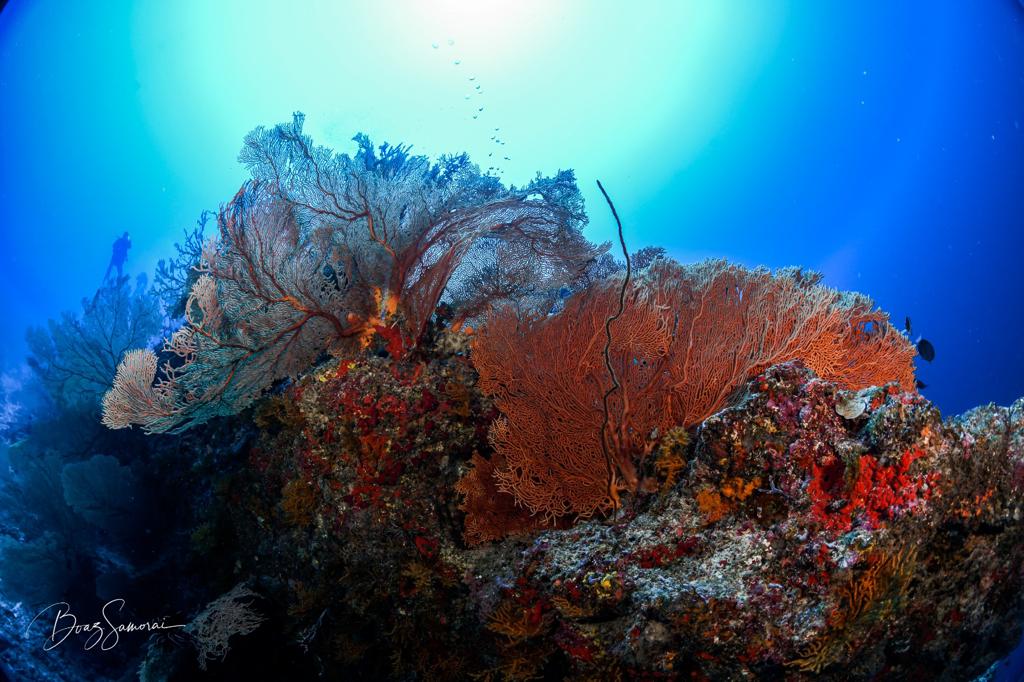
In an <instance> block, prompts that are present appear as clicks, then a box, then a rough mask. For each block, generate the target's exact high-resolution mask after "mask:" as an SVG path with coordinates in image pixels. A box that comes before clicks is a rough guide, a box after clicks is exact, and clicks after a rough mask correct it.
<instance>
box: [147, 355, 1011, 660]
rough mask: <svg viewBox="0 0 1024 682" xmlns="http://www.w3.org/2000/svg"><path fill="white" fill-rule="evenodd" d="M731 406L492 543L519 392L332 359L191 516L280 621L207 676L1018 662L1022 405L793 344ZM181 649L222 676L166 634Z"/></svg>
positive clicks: (164, 650)
mask: <svg viewBox="0 0 1024 682" xmlns="http://www.w3.org/2000/svg"><path fill="white" fill-rule="evenodd" d="M732 405H733V406H732V407H729V408H727V409H725V410H722V411H720V412H718V413H717V414H715V415H714V416H712V417H711V418H709V419H707V420H706V421H704V422H703V423H702V424H701V425H700V426H699V427H698V428H696V429H695V430H691V431H690V432H689V433H688V432H686V431H683V430H681V429H679V430H675V431H672V432H670V433H668V434H661V441H660V443H661V445H660V446H659V447H658V448H657V449H656V450H655V451H654V452H653V453H652V455H651V456H650V457H649V458H647V459H646V460H645V462H644V471H643V486H642V488H641V489H638V490H637V491H635V492H634V493H633V494H630V495H627V496H625V497H624V502H625V504H624V506H623V507H622V508H621V509H619V510H618V511H617V513H616V515H615V517H614V518H607V519H591V520H587V521H580V522H577V523H576V524H575V525H574V526H571V527H559V528H552V527H547V528H545V529H542V530H539V531H537V530H532V531H531V530H529V529H530V528H531V527H532V526H535V525H536V519H533V520H530V519H525V520H524V522H523V524H522V530H523V532H522V533H520V534H519V535H514V536H512V537H510V538H507V539H505V540H503V541H500V542H492V543H484V544H481V545H477V546H471V545H469V544H467V543H466V541H465V535H464V531H465V528H464V517H465V515H464V513H463V511H462V510H461V509H460V505H462V506H464V501H463V497H462V495H461V494H460V493H459V492H458V490H457V482H458V481H459V479H460V477H461V476H462V475H463V474H464V472H465V471H466V469H467V465H468V462H469V460H470V459H471V458H472V457H473V456H474V454H475V455H476V456H477V458H478V460H479V459H480V458H487V457H488V456H489V447H488V443H487V432H488V427H489V425H490V423H491V422H492V421H493V419H494V417H495V411H494V408H493V406H492V405H491V404H490V403H489V401H488V400H487V399H486V398H485V397H484V396H482V395H481V394H480V393H479V392H478V391H477V390H476V388H475V375H474V372H473V370H472V368H471V366H470V365H469V364H468V362H467V361H466V359H465V357H464V355H463V354H462V353H460V352H459V349H458V348H454V349H450V351H449V352H443V353H438V354H437V355H436V356H435V357H434V358H433V359H431V360H429V361H427V362H419V363H413V362H411V361H410V362H407V363H404V364H393V363H391V362H389V361H387V360H385V359H382V358H371V359H367V360H363V361H358V362H352V361H349V362H345V363H341V364H337V363H333V364H328V365H326V366H324V367H323V368H321V369H320V370H319V371H318V372H317V373H315V374H313V375H311V376H308V377H306V378H305V379H304V380H303V381H301V382H299V383H297V384H295V385H294V386H292V387H290V388H288V389H287V390H286V391H285V392H283V393H282V394H281V395H279V396H277V397H274V398H272V399H270V400H267V401H264V403H263V404H261V405H260V406H258V408H257V409H256V412H255V415H254V417H255V423H256V425H257V426H258V427H259V430H258V432H254V433H253V434H252V436H251V438H250V446H249V447H248V449H247V454H246V455H245V457H246V462H245V464H244V466H240V467H238V468H237V469H236V470H235V471H234V472H233V473H230V474H228V475H226V476H225V477H224V479H223V480H222V481H221V483H220V485H219V486H218V490H217V494H216V496H215V499H214V500H213V501H211V502H210V503H209V504H210V513H209V515H208V517H209V519H210V520H209V521H208V522H207V523H206V524H204V525H203V526H201V527H199V528H198V529H196V531H195V532H194V533H193V546H194V551H195V552H197V553H198V554H200V555H203V556H207V557H209V558H210V568H209V571H208V575H209V576H210V577H211V578H212V579H213V580H215V581H219V582H221V583H222V584H223V585H224V586H225V588H226V587H228V586H230V585H232V584H236V583H238V582H246V583H247V584H248V585H249V586H250V587H251V588H252V589H253V590H255V591H256V592H257V593H258V594H260V595H261V596H262V598H261V599H259V600H258V601H256V602H255V604H254V608H258V609H259V610H260V611H261V612H262V613H263V614H264V615H265V616H266V618H267V621H266V622H265V623H264V624H263V625H262V626H261V627H260V628H258V629H257V630H256V632H255V633H254V634H252V635H248V636H245V637H241V636H238V637H235V638H233V639H231V640H230V644H231V647H232V650H231V651H230V652H229V653H228V655H227V656H226V657H225V659H224V661H223V662H218V663H212V664H211V665H210V668H209V674H211V675H213V676H231V675H236V674H241V673H245V672H251V671H253V670H260V671H262V672H263V673H266V672H267V671H271V670H279V671H285V670H287V671H288V672H289V675H290V676H292V677H296V676H297V677H303V676H311V677H312V676H316V675H320V674H328V675H333V676H341V675H348V676H353V675H358V676H362V677H365V678H367V679H369V678H371V677H372V678H375V679H495V680H498V679H531V678H547V679H562V678H568V679H705V680H732V679H765V680H773V679H775V680H800V679H834V680H850V679H859V680H885V679H891V680H903V679H928V680H933V679H949V680H960V679H971V678H973V677H976V676H978V675H981V674H983V673H984V672H985V671H986V670H987V669H988V668H989V667H990V666H991V665H992V664H993V663H994V662H996V661H997V660H999V659H1000V658H1001V657H1003V656H1005V655H1006V654H1007V652H1008V651H1009V650H1010V649H1011V648H1012V647H1013V645H1014V644H1015V643H1016V642H1017V641H1018V640H1019V638H1020V630H1021V623H1022V622H1024V620H1022V615H1024V614H1022V609H1024V597H1022V590H1021V587H1022V584H1021V583H1022V576H1024V543H1022V539H1024V524H1022V522H1021V506H1022V502H1021V491H1022V489H1024V400H1021V401H1018V402H1017V403H1016V404H1015V405H1014V406H1012V407H1010V408H1002V407H996V406H987V407H980V408H977V409H975V410H973V411H971V412H969V413H967V414H965V415H962V416H960V417H956V418H952V419H948V420H945V421H943V420H942V418H941V416H940V414H939V412H938V410H936V409H935V408H934V407H933V406H932V405H930V404H929V403H928V401H927V400H925V399H924V398H922V397H921V396H919V395H917V394H912V393H905V392H902V391H901V390H900V389H899V388H898V387H896V386H895V385H890V386H887V387H877V388H871V389H866V390H864V391H860V392H857V393H853V392H848V391H842V390H839V389H837V388H836V386H834V385H833V384H830V383H828V382H825V381H822V380H820V379H818V378H816V377H815V376H814V374H813V373H812V372H811V371H810V370H808V369H806V368H804V367H803V366H802V365H800V364H799V363H785V364H781V365H776V366H774V367H772V368H770V369H768V370H767V371H765V372H764V373H763V374H761V375H760V376H757V377H756V378H754V379H753V380H752V381H750V382H749V383H748V384H747V385H746V386H745V388H744V389H743V390H742V392H741V395H738V396H736V397H735V399H734V400H733V402H732ZM509 511H510V514H513V515H514V514H515V513H516V510H515V509H514V508H512V509H510V510H509ZM562 525H567V524H565V523H564V522H563V523H562ZM225 557H228V559H227V560H225ZM270 643H273V645H272V646H268V644H270ZM157 668H159V669H160V670H161V671H162V673H163V674H169V675H170V676H171V677H172V678H173V677H175V676H178V677H181V678H182V679H184V678H185V677H188V676H191V675H194V674H196V673H198V670H197V669H196V665H195V660H194V658H192V657H190V656H188V655H186V653H185V652H184V650H181V649H174V648H173V647H172V646H170V645H167V644H162V643H160V642H157V643H155V644H154V645H153V646H152V648H151V651H150V656H149V660H148V661H147V662H146V663H145V664H144V669H149V670H155V669H157Z"/></svg>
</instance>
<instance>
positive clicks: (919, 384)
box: [914, 379, 928, 391]
mask: <svg viewBox="0 0 1024 682" xmlns="http://www.w3.org/2000/svg"><path fill="white" fill-rule="evenodd" d="M914 384H915V385H916V386H917V390H919V391H920V390H921V389H922V388H928V384H926V383H924V382H923V381H921V380H920V379H914Z"/></svg>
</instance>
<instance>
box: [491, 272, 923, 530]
mask: <svg viewBox="0 0 1024 682" xmlns="http://www.w3.org/2000/svg"><path fill="white" fill-rule="evenodd" d="M820 279H821V278H820V275H818V274H816V273H807V272H804V271H801V270H798V269H786V270H782V271H780V272H778V273H776V274H774V275H773V274H772V273H770V272H769V271H768V270H766V269H763V268H758V269H754V270H750V269H747V268H744V267H741V266H738V265H732V264H729V263H727V262H725V261H705V262H702V263H698V264H695V265H689V266H681V265H679V264H678V263H675V262H674V261H669V260H667V259H661V260H659V261H657V262H656V263H655V264H654V265H652V266H651V267H650V268H648V269H647V271H646V272H645V274H644V276H643V277H642V278H640V279H638V280H637V281H635V282H632V283H631V284H630V286H629V287H627V290H626V298H625V309H624V312H623V314H622V316H621V317H619V318H618V319H617V320H615V322H614V323H613V325H612V337H613V340H612V345H611V349H610V351H611V359H612V366H613V367H614V368H615V372H616V375H617V377H618V380H619V383H620V384H621V388H620V389H619V390H617V391H615V392H614V393H613V394H612V395H611V397H610V400H609V407H610V409H609V412H610V414H609V425H608V427H607V429H606V430H605V432H604V434H603V437H605V438H606V439H607V444H608V450H609V452H610V453H611V454H612V459H613V465H614V468H613V472H612V474H613V480H612V481H609V480H608V474H607V466H606V463H605V459H604V456H603V454H602V446H601V440H600V439H601V437H602V423H603V420H604V413H603V409H602V400H601V398H602V395H603V393H604V391H605V390H607V388H608V386H610V385H611V379H610V377H609V376H608V373H607V371H606V369H605V367H604V358H603V352H604V341H605V337H604V324H605V321H606V320H607V319H608V317H609V316H610V315H611V314H612V312H614V311H615V310H616V309H617V307H618V295H619V288H620V286H621V280H620V279H615V278H612V279H610V280H608V281H606V282H605V283H604V284H602V285H598V286H596V287H594V288H592V289H590V290H587V291H586V292H584V293H582V294H579V295H577V296H575V297H573V298H571V299H570V300H569V301H568V302H567V304H566V307H565V309H564V310H563V311H562V312H561V313H559V314H557V315H550V316H525V317H524V316H520V315H519V314H517V313H516V312H515V311H514V310H512V309H510V308H506V309H502V310H497V311H495V312H494V313H493V314H492V315H491V316H490V318H489V319H488V321H487V324H486V325H485V326H484V327H483V329H481V330H480V333H479V334H478V335H477V337H476V340H475V342H474V344H473V353H472V358H473V363H474V365H475V366H476V368H477V370H478V371H479V373H480V387H481V389H482V390H483V391H484V392H485V393H488V394H489V395H491V396H492V397H493V398H494V400H495V403H496V405H497V406H498V408H499V409H500V410H501V412H502V415H503V417H502V418H501V419H499V420H498V421H496V422H495V424H494V426H493V427H492V430H491V442H492V444H493V445H494V448H495V450H496V452H497V453H498V454H499V455H500V457H501V459H502V460H503V462H501V463H500V464H496V465H494V477H495V480H496V482H497V485H498V488H499V489H500V490H502V491H506V492H508V493H511V494H512V495H513V496H514V497H515V499H516V500H517V501H518V502H519V503H520V504H521V505H523V506H525V507H526V508H527V509H528V510H529V511H531V512H532V513H535V514H540V515H544V516H546V517H548V518H552V519H553V518H559V517H565V516H570V515H574V516H577V517H587V516H591V515H593V514H594V513H597V512H601V511H605V510H608V509H610V508H612V507H614V506H616V505H617V504H618V499H617V493H618V491H619V490H635V489H636V488H637V486H638V465H639V464H640V462H641V461H642V460H643V458H644V457H645V456H646V455H648V454H649V453H650V452H651V451H652V450H653V448H654V447H655V445H656V443H657V441H658V438H659V434H664V433H665V432H666V431H667V430H668V429H670V428H672V427H674V426H679V425H683V426H692V425H695V424H697V423H699V422H701V421H703V420H704V419H706V418H707V417H709V416H710V415H712V414H714V413H715V412H716V411H718V410H719V409H721V408H722V407H724V406H725V405H726V403H727V401H728V399H729V396H730V395H731V394H732V393H733V392H734V391H735V390H736V389H737V388H738V387H739V386H741V385H742V384H743V382H745V381H746V380H748V379H749V378H751V377H753V376H756V375H757V374H758V373H759V372H761V371H763V370H764V369H766V368H767V367H769V366H771V365H773V364H776V363H779V362H784V361H787V360H794V359H799V360H802V361H803V362H804V363H805V364H806V365H807V366H808V367H810V368H811V369H812V370H814V371H815V372H816V373H817V374H818V375H819V376H821V377H822V378H824V379H827V380H829V381H833V382H835V383H836V384H838V385H839V386H841V387H842V388H846V389H860V388H864V387H866V386H871V385H881V384H885V383H887V382H890V381H896V382H899V384H900V385H901V387H902V388H903V389H904V390H907V391H913V390H914V367H913V357H914V353H915V350H914V347H913V345H912V344H911V343H910V342H909V341H908V340H907V338H906V337H905V336H904V335H902V334H901V333H899V332H898V331H897V330H895V329H894V328H893V327H892V326H891V325H890V324H889V322H888V316H887V315H886V314H885V313H883V312H881V311H879V310H877V309H875V308H874V304H873V303H872V301H871V300H870V299H869V298H867V297H865V296H862V295H860V294H852V293H844V292H839V291H836V290H834V289H830V288H828V287H826V286H823V285H822V284H821V283H820Z"/></svg>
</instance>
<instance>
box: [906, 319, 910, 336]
mask: <svg viewBox="0 0 1024 682" xmlns="http://www.w3.org/2000/svg"><path fill="white" fill-rule="evenodd" d="M906 329H907V336H910V315H907V323H906Z"/></svg>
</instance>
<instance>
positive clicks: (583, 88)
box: [0, 0, 1024, 679]
mask: <svg viewBox="0 0 1024 682" xmlns="http://www.w3.org/2000/svg"><path fill="white" fill-rule="evenodd" d="M215 5H216V6H215ZM477 86H480V87H479V88H478V87H477ZM0 100H2V101H0V131H2V134H0V237H2V248H0V278H2V279H0V291H3V292H4V293H3V296H4V300H3V303H4V306H3V309H4V315H3V316H2V318H0V364H2V366H3V371H4V372H5V373H7V374H8V375H11V376H13V375H17V374H18V372H21V371H23V367H24V365H23V363H24V355H25V344H24V340H23V337H24V331H25V328H26V327H27V326H28V325H30V324H39V323H41V322H43V321H45V320H46V319H47V318H48V317H53V316H56V315H58V314H59V312H60V311H61V310H70V309H75V308H76V307H77V306H78V305H79V300H80V299H81V298H82V297H83V296H87V295H91V294H92V292H93V291H95V288H96V287H97V286H98V284H99V282H100V279H101V277H102V275H103V271H104V269H105V267H106V265H107V261H108V259H109V255H110V245H111V242H112V241H113V240H114V238H115V237H116V236H118V235H120V234H121V233H122V232H123V231H125V230H130V231H131V233H132V240H133V248H132V251H131V252H130V256H129V259H128V265H127V268H128V271H129V272H130V273H131V274H133V275H134V274H138V273H140V272H145V271H150V272H151V271H152V269H153V267H154V265H155V263H156V261H157V259H159V258H161V257H164V256H166V255H168V253H169V251H170V249H171V244H172V243H173V242H174V241H175V239H178V238H180V234H181V231H182V229H183V228H185V227H187V226H189V225H191V224H192V223H193V221H194V220H195V218H196V217H197V216H198V215H199V213H200V212H201V211H202V210H203V209H208V208H216V207H217V205H218V204H219V203H220V202H223V201H225V200H227V199H229V198H230V197H231V196H232V194H233V193H234V191H235V190H236V189H237V188H238V186H239V184H240V183H241V182H242V180H243V179H244V177H245V174H244V171H243V169H242V168H241V167H240V166H239V165H238V164H237V163H236V161H235V157H236V156H237V152H238V149H239V147H240V144H241V139H242V136H243V135H244V133H245V132H247V131H248V130H250V129H251V128H253V127H254V126H256V125H261V124H274V123H277V122H281V121H286V120H288V119H290V117H291V114H292V112H293V111H294V110H302V111H303V112H305V114H306V121H307V125H306V129H307V131H308V132H309V133H310V134H311V135H312V136H313V137H314V139H315V140H316V141H317V142H319V143H322V144H327V145H329V146H332V147H334V148H336V149H339V150H349V151H351V150H352V149H353V148H354V147H353V144H352V143H351V142H349V139H350V138H351V136H352V135H353V134H354V133H356V132H358V131H364V132H366V133H368V134H370V135H371V137H373V138H374V139H375V140H378V141H383V140H389V141H392V142H407V143H412V144H413V145H414V149H415V150H416V151H419V152H421V153H428V154H431V155H435V154H439V153H442V152H454V151H462V150H466V151H468V152H469V153H470V155H471V156H472V157H473V159H474V160H476V161H477V162H478V163H480V164H481V165H482V166H484V167H487V166H491V165H494V166H496V169H495V172H498V173H500V174H501V175H502V177H503V179H505V180H506V181H512V182H516V183H522V182H523V181H526V180H528V179H529V178H530V177H532V176H533V174H534V173H535V171H537V170H541V171H544V172H545V173H551V172H553V171H555V170H557V169H558V168H565V167H572V168H574V169H576V172H577V175H578V178H579V180H580V184H581V186H582V188H583V190H584V193H585V196H586V198H587V201H588V207H589V211H590V214H591V224H590V226H589V227H588V228H587V235H588V236H589V237H590V238H592V239H593V240H596V241H604V240H607V239H610V238H611V237H612V234H613V232H612V228H613V223H612V221H611V218H610V216H609V215H607V213H606V211H605V208H604V206H603V205H602V204H601V202H600V201H599V194H598V192H597V188H596V185H595V180H596V179H601V181H602V182H603V183H604V184H605V186H606V188H607V189H608V190H609V192H610V193H611V194H612V196H613V198H614V199H615V201H616V204H617V206H618V208H619V211H620V213H621V215H622V218H623V222H624V224H625V228H626V238H627V240H628V241H629V242H630V246H631V248H633V249H635V248H639V247H641V246H644V245H648V244H654V245H660V246H664V247H666V248H667V249H668V251H669V253H670V254H671V255H673V256H675V257H676V258H678V259H680V260H693V259H697V258H701V257H707V256H716V257H726V258H730V259H733V260H736V261H739V262H742V263H744V264H748V265H757V264H764V265H768V266H770V267H780V266H785V265H790V264H799V265H803V266H806V267H810V268H814V269H819V270H821V271H823V272H824V273H825V276H826V281H827V283H829V284H831V285H832V286H835V287H838V288H843V289H856V290H858V291H862V292H864V293H867V294H869V295H871V296H872V297H873V298H874V299H875V300H876V301H877V302H878V303H879V304H880V305H881V306H882V307H883V308H884V309H885V310H887V311H889V312H890V314H891V315H892V316H893V318H894V319H895V320H896V321H897V324H898V326H902V325H903V320H904V318H905V317H907V316H909V317H910V318H911V319H912V321H913V327H914V334H915V336H916V335H917V334H922V335H924V336H925V337H927V338H928V339H929V340H930V341H931V342H932V343H933V344H934V346H935V348H936V350H937V355H936V358H935V361H934V362H933V363H930V364H929V363H922V364H921V368H920V371H919V378H920V379H921V380H922V381H924V382H925V383H926V384H927V388H926V389H925V390H924V394H925V395H926V396H927V397H928V398H929V399H931V400H933V401H934V402H935V403H936V404H937V405H938V406H939V407H940V408H941V409H942V411H943V412H944V413H945V414H954V413H957V412H961V411H963V410H965V409H968V408H970V407H972V406H974V405H977V404H981V403H987V402H990V401H995V402H997V403H1001V404H1007V403H1009V402H1011V401H1012V400H1013V399H1015V398H1017V397H1019V396H1022V395H1024V303H1022V297H1024V284H1022V279H1021V277H1022V272H1024V270H1022V268H1021V259H1022V257H1024V7H1022V5H1021V4H1020V3H1018V2H1017V1H1016V0H978V1H975V2H954V1H952V0H950V1H947V2H937V3H892V2H859V3H810V2H799V3H798V2H763V3H761V2H753V1H748V2H741V1H739V0H737V1H734V2H726V1H723V0H716V1H715V2H714V3H711V2H707V3H703V4H700V5H698V4H696V3H682V2H679V3H676V2H663V3H650V4H647V5H641V7H640V8H639V9H637V8H635V7H632V6H631V5H628V4H626V3H612V2H588V1H586V0H578V1H576V2H564V3H559V4H558V5H557V6H553V7H552V6H548V5H547V3H542V2H529V3H521V4H517V5H514V6H509V5H506V4H504V3H480V4H470V3H467V2H442V3H438V4H436V5H429V6H428V4H427V3H422V4H419V5H413V4H411V3H409V4H404V5H393V6H388V7H382V6H378V5H373V4H371V3H351V4H349V3H324V4H322V5H309V6H307V7H306V9H302V10H296V9H294V8H292V7H291V6H290V4H288V5H286V4H285V3H280V4H276V5H275V4H270V3H267V4H263V3H258V2H256V3H254V2H246V3H242V2H237V3H208V2H203V1H202V0H193V1H191V2H175V3H155V2H143V3H138V4H132V3H127V2H104V3H71V2H68V3H60V2H53V1H45V0H41V1H35V2H27V1H19V0H13V1H12V2H10V3H9V4H8V6H7V7H6V8H5V9H4V10H3V11H2V13H0ZM492 138H495V139H492ZM506 157H508V158H507V159H506ZM1018 670H1019V669H1018ZM1007 674H1008V675H1009V674H1010V673H1007ZM1014 674H1017V673H1014ZM1006 679H1013V678H1012V677H1007V678H1006Z"/></svg>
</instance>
